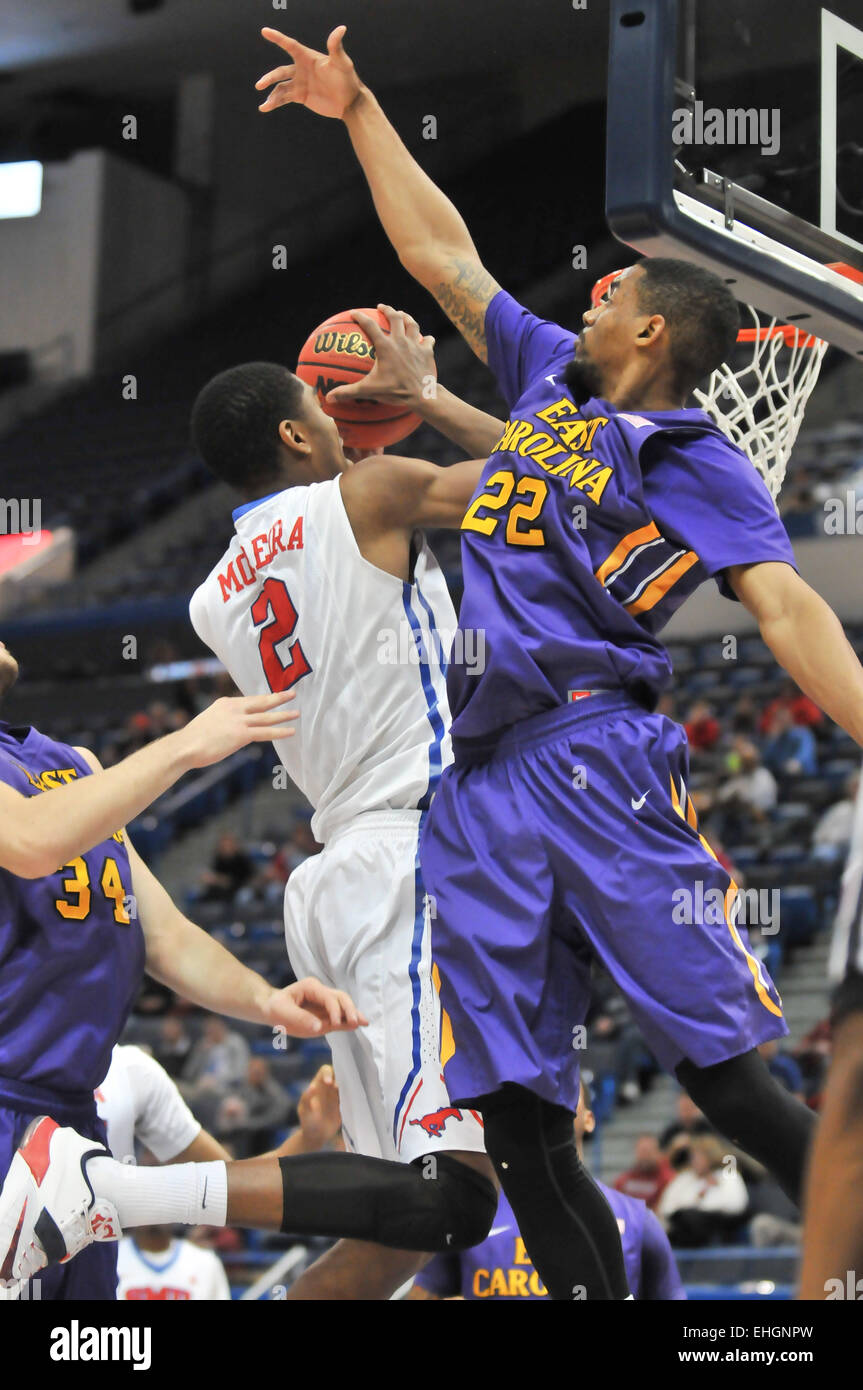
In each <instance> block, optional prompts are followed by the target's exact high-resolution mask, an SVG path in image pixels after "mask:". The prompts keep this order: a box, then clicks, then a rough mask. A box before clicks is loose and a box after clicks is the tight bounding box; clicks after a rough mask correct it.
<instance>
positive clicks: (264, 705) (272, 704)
mask: <svg viewBox="0 0 863 1390" xmlns="http://www.w3.org/2000/svg"><path fill="white" fill-rule="evenodd" d="M295 697H296V691H295V690H273V691H271V692H270V694H269V695H248V696H246V697H245V699H244V702H243V703H244V705H245V712H246V714H263V713H266V711H267V710H271V709H277V708H278V707H279V706H280V705H286V704H287V703H288V702H289V701H290V700H293V699H294V698H295Z"/></svg>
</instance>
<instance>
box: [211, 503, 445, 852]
mask: <svg viewBox="0 0 863 1390" xmlns="http://www.w3.org/2000/svg"><path fill="white" fill-rule="evenodd" d="M234 521H235V526H236V535H235V537H234V539H233V541H232V542H231V545H230V546H229V547H228V549H227V550H226V552H225V554H224V555H223V557H222V559H221V560H220V561H219V563H218V565H216V567H215V569H213V570H212V571H211V573H210V574H209V575H208V577H207V578H206V579H205V580H204V582H203V584H201V585H200V587H199V588H198V589H196V591H195V593H194V594H193V595H192V600H191V604H190V610H189V611H190V616H191V619H192V624H193V626H194V628H195V631H196V632H197V633H198V635H199V637H200V638H201V640H202V641H203V642H205V643H206V644H207V646H208V647H209V648H210V649H211V651H213V652H214V653H215V654H216V656H218V657H219V659H220V660H221V661H222V663H223V665H224V666H225V667H226V668H227V670H228V671H229V672H230V675H231V677H232V678H233V680H234V683H235V684H236V685H237V687H238V688H239V689H240V690H241V691H242V692H243V694H244V695H257V694H262V695H263V694H266V693H267V692H268V691H270V690H287V689H292V690H294V691H295V692H296V700H295V701H294V702H293V704H292V705H291V706H288V708H291V709H296V710H298V711H299V716H300V717H299V719H298V720H297V722H296V724H295V725H294V729H295V734H294V736H293V737H292V738H287V739H282V740H280V741H279V742H278V743H276V744H275V748H276V753H277V754H278V757H279V761H280V762H281V764H282V766H283V767H285V768H286V770H287V772H288V774H289V775H290V777H291V778H292V780H293V781H294V782H295V783H296V785H297V786H298V787H299V788H300V790H301V791H302V792H303V794H304V796H305V797H306V798H307V800H308V801H309V802H310V803H311V805H312V806H313V807H314V810H315V815H314V816H313V818H312V831H313V833H314V835H315V837H316V839H318V840H319V841H321V843H323V842H325V841H326V839H327V838H328V837H329V836H331V835H332V834H333V833H334V831H335V830H337V829H339V828H341V827H342V826H344V825H346V824H348V823H349V822H350V821H351V820H353V818H354V817H355V816H356V815H358V814H360V813H362V812H363V811H375V810H415V809H420V810H423V809H425V807H426V806H428V804H429V802H430V800H431V797H432V795H433V794H434V790H435V787H436V785H437V782H438V779H439V777H440V774H441V771H442V769H443V768H444V767H445V766H446V765H447V764H448V763H449V761H450V760H451V756H452V754H451V745H450V737H449V724H450V719H449V707H448V705H447V699H446V681H445V675H446V660H445V658H446V656H447V655H448V654H449V649H450V646H451V643H452V638H453V635H454V633H455V629H456V616H455V611H454V609H453V606H452V601H451V600H450V596H449V593H448V591H447V587H446V583H445V581H444V578H443V575H442V574H441V571H440V569H439V567H438V564H437V561H436V560H435V558H434V556H433V554H432V552H431V551H430V550H429V548H428V546H427V545H425V544H423V548H422V550H421V552H420V554H419V555H418V557H417V561H416V566H415V572H414V579H413V583H406V582H403V581H402V580H400V579H397V578H396V577H395V576H394V575H391V574H386V573H385V572H384V571H383V570H380V569H377V568H376V567H375V566H374V565H371V564H369V562H368V561H367V560H365V559H364V558H363V556H362V555H361V554H360V551H359V548H358V547H357V543H356V540H355V539H354V534H353V531H352V530H351V525H350V522H349V520H348V517H347V513H346V511H345V508H344V504H343V502H342V495H341V488H340V486H339V480H338V478H334V479H331V480H328V481H327V482H323V483H314V484H312V485H311V486H309V487H293V488H288V489H287V490H286V491H284V492H279V493H275V494H273V495H272V496H270V497H265V498H263V499H262V500H261V501H259V502H252V503H249V504H247V505H246V506H244V507H238V508H237V510H236V511H235V512H234Z"/></svg>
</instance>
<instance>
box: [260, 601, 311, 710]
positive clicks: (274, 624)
mask: <svg viewBox="0 0 863 1390" xmlns="http://www.w3.org/2000/svg"><path fill="white" fill-rule="evenodd" d="M270 614H272V617H271V618H270ZM267 618H270V621H269V622H267ZM252 622H253V623H254V625H255V627H260V628H261V632H260V636H259V637H258V651H259V652H260V654H261V665H262V666H263V668H264V675H265V676H266V678H267V685H268V686H269V687H270V689H271V690H273V691H275V690H290V688H291V686H292V685H296V683H297V681H299V680H302V678H303V676H307V675H308V674H309V672H310V671H311V669H312V668H311V666H310V665H309V663H308V661H307V660H306V654H305V652H304V651H303V649H302V647H301V646H300V644H299V642H292V643H291V645H290V646H289V647H288V658H289V659H288V661H284V662H283V661H282V660H281V658H280V657H279V654H278V652H277V651H276V647H277V645H278V644H279V642H283V641H284V640H285V638H286V637H290V636H291V633H292V632H293V630H294V628H295V627H296V625H297V610H296V608H295V607H294V605H293V603H292V601H291V596H290V594H289V593H288V588H287V585H286V584H285V582H284V580H282V579H273V578H272V577H270V578H269V579H265V580H264V587H263V588H262V589H261V592H260V593H259V594H258V597H257V598H256V599H255V601H254V603H253V604H252ZM262 623H263V624H264V626H263V627H261V624H262Z"/></svg>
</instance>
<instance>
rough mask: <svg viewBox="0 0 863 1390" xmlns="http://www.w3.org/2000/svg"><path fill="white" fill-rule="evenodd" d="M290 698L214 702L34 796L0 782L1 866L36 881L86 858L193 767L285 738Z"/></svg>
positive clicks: (288, 730) (288, 729) (277, 696)
mask: <svg viewBox="0 0 863 1390" xmlns="http://www.w3.org/2000/svg"><path fill="white" fill-rule="evenodd" d="M288 698H290V696H289V695H287V696H286V695H285V694H284V693H278V694H275V695H261V696H252V697H247V696H239V697H236V698H233V699H221V700H215V701H214V702H213V704H212V705H210V706H209V708H208V709H206V710H204V711H203V713H201V714H199V715H198V716H197V717H196V718H195V719H193V720H191V722H190V723H188V724H187V725H186V727H185V728H184V729H178V730H177V732H176V733H173V734H168V735H167V736H166V737H165V738H161V739H158V740H157V741H156V742H155V743H150V744H148V745H147V747H146V748H141V749H140V750H139V751H138V752H137V753H133V754H132V755H131V757H128V758H124V759H123V761H122V762H121V763H118V764H117V765H116V767H111V768H108V769H107V770H100V771H99V772H98V774H97V775H96V776H93V777H80V778H73V779H72V780H71V781H69V782H67V783H66V784H65V785H64V786H62V787H55V788H52V790H51V791H50V792H43V793H42V794H41V795H34V796H22V794H21V793H20V792H18V791H16V790H15V788H14V787H10V786H8V785H7V784H6V783H5V782H0V867H2V868H4V869H8V870H9V872H10V873H13V874H16V875H17V876H18V877H19V878H43V877H44V876H45V875H46V874H50V873H53V872H54V870H55V869H56V868H57V865H58V864H66V863H68V861H69V860H70V859H74V858H75V857H76V856H77V855H80V854H86V853H87V850H89V849H92V848H93V846H94V845H97V844H98V843H99V841H100V840H105V839H107V838H108V836H109V835H113V834H114V832H115V831H116V830H117V829H118V827H119V826H121V825H124V824H125V823H126V821H128V820H132V819H133V817H135V816H137V815H140V813H141V812H142V811H144V810H146V808H147V807H148V806H149V805H150V803H151V802H152V801H155V799H156V797H157V796H161V794H162V792H164V791H167V789H168V787H171V786H173V785H174V783H175V782H176V781H177V780H178V779H179V778H180V777H182V775H183V773H184V772H189V771H190V770H191V769H192V768H195V767H209V765H210V764H211V763H217V762H219V761H220V760H221V759H222V758H226V757H228V755H229V754H230V753H235V752H236V751H237V749H238V748H243V747H245V745H246V744H247V743H261V742H265V741H266V742H269V741H270V740H272V739H275V738H289V737H291V735H292V734H293V732H294V730H293V729H292V727H291V722H290V721H292V720H294V719H296V717H297V716H296V714H291V713H289V712H288V711H287V710H286V709H284V705H285V701H286V699H288Z"/></svg>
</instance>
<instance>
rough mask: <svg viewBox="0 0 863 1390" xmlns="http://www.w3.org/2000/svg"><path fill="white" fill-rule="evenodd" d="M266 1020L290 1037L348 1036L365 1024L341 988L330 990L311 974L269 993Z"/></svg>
mask: <svg viewBox="0 0 863 1390" xmlns="http://www.w3.org/2000/svg"><path fill="white" fill-rule="evenodd" d="M266 1017H267V1022H269V1023H272V1024H274V1025H276V1026H280V1027H282V1028H284V1030H285V1032H286V1033H287V1034H288V1035H289V1036H290V1037H293V1038H314V1037H319V1036H321V1035H322V1034H324V1033H352V1032H354V1031H355V1029H357V1028H364V1027H366V1026H367V1024H368V1019H367V1018H366V1017H365V1015H364V1014H361V1013H360V1011H359V1009H358V1008H357V1006H356V1004H355V1003H354V1001H353V1000H352V999H351V997H350V995H349V994H346V993H345V991H344V990H343V989H330V988H329V986H328V985H324V984H321V981H320V980H316V979H315V977H314V976H313V975H308V976H306V978H305V979H304V980H297V982H296V983H295V984H293V985H288V986H287V988H286V989H278V990H273V993H272V996H271V998H270V1000H269V1003H268V1005H267V1006H266Z"/></svg>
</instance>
